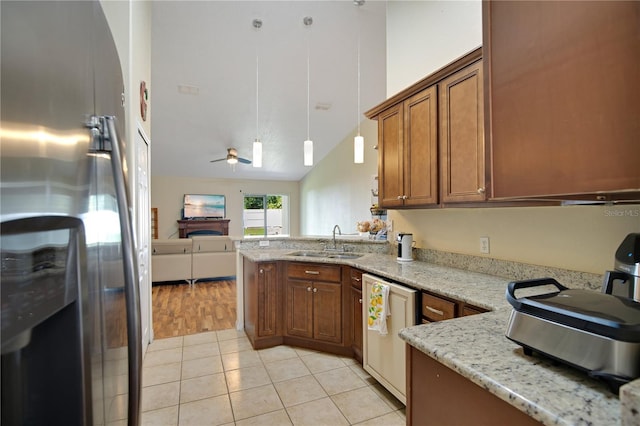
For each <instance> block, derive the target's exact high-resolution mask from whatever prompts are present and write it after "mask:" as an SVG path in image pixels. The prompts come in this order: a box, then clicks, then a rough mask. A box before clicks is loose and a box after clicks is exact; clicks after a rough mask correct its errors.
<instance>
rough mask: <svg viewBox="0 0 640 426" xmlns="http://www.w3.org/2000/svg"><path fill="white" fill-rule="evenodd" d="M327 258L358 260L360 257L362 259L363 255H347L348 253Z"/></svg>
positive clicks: (331, 255)
mask: <svg viewBox="0 0 640 426" xmlns="http://www.w3.org/2000/svg"><path fill="white" fill-rule="evenodd" d="M327 257H330V258H332V259H357V258H359V257H362V255H361V254H352V253H350V254H347V253H344V254H330V255H329V256H327Z"/></svg>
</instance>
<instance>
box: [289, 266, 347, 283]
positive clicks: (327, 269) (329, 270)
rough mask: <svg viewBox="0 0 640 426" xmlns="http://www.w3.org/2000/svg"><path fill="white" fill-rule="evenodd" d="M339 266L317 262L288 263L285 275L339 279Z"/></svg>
mask: <svg viewBox="0 0 640 426" xmlns="http://www.w3.org/2000/svg"><path fill="white" fill-rule="evenodd" d="M340 272H341V271H340V266H335V265H320V264H317V263H289V265H288V266H287V277H289V278H297V279H303V280H312V281H332V282H337V283H339V282H340V281H341V276H340V275H341V273H340Z"/></svg>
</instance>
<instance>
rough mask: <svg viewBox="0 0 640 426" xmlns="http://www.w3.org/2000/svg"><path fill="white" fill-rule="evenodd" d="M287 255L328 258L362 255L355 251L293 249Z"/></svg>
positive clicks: (349, 257) (352, 257) (351, 257)
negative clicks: (337, 251)
mask: <svg viewBox="0 0 640 426" xmlns="http://www.w3.org/2000/svg"><path fill="white" fill-rule="evenodd" d="M289 256H300V257H326V258H329V259H357V258H359V257H362V255H361V254H356V253H332V252H326V251H294V252H293V253H289Z"/></svg>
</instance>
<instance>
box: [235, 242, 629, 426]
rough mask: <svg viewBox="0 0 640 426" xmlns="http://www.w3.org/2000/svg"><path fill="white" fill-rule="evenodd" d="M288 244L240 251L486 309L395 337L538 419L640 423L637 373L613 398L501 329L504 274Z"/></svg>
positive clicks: (504, 312)
mask: <svg viewBox="0 0 640 426" xmlns="http://www.w3.org/2000/svg"><path fill="white" fill-rule="evenodd" d="M292 251H293V249H292V248H291V247H288V248H278V249H268V250H263V249H255V250H253V249H249V250H241V251H240V254H242V255H243V256H245V257H247V258H249V259H250V260H252V261H268V260H290V261H307V262H314V263H334V264H336V263H337V264H346V265H349V266H353V267H356V268H359V269H362V270H364V271H367V272H369V273H372V274H374V275H377V276H380V277H383V278H388V279H391V280H394V281H397V282H400V283H404V284H407V285H409V286H411V287H414V288H416V289H424V290H429V291H433V292H435V293H438V294H441V295H443V296H448V297H451V298H455V299H457V300H462V301H464V302H468V303H470V304H473V305H476V306H480V307H483V308H486V309H489V310H491V311H492V312H488V313H485V314H481V315H475V316H472V317H463V318H458V319H453V320H448V321H443V322H439V323H431V324H426V325H418V326H415V327H410V328H407V329H404V330H402V331H401V333H400V337H401V338H402V339H404V340H405V341H407V342H408V343H409V344H410V345H412V346H414V347H416V348H417V349H419V350H420V351H422V352H424V353H425V354H427V355H428V356H430V357H432V358H434V359H435V360H437V361H439V362H440V363H442V364H444V365H446V366H447V367H449V368H451V369H453V370H454V371H456V372H458V373H459V374H461V375H462V376H464V377H466V378H467V379H469V380H471V381H472V382H474V383H476V384H478V385H479V386H481V387H483V388H484V389H486V390H487V391H489V392H491V393H492V394H494V395H496V396H497V397H499V398H501V399H502V400H504V401H506V402H508V403H509V404H511V405H513V406H515V407H516V408H518V409H520V410H521V411H523V412H525V413H527V414H528V415H530V416H532V417H533V418H535V419H537V420H539V421H540V422H542V423H543V424H547V425H579V424H585V425H607V426H608V425H638V426H640V380H636V381H634V382H632V383H629V384H628V385H626V386H623V387H622V388H621V391H620V395H621V397H620V399H618V398H617V397H616V396H615V395H613V394H612V393H611V392H610V391H609V390H608V388H607V387H606V386H605V385H604V384H602V383H600V382H598V381H596V380H592V379H589V378H588V377H587V376H586V375H585V374H583V373H581V372H579V371H577V370H574V369H572V368H568V367H566V366H563V365H557V364H554V363H553V362H551V361H549V360H547V359H545V358H542V357H539V356H537V355H534V356H533V357H529V356H526V355H524V353H523V351H522V349H521V347H520V346H518V345H516V344H515V343H513V342H511V341H509V340H508V339H507V338H506V337H505V336H504V333H505V330H506V326H507V322H508V318H509V314H510V312H511V307H510V305H509V304H508V303H507V301H506V300H505V289H506V285H507V283H508V281H509V280H508V279H506V278H502V277H496V276H492V275H486V274H481V273H476V272H469V271H465V270H462V269H456V268H450V267H446V266H439V265H434V264H431V263H427V262H417V261H416V262H411V263H399V262H397V261H396V260H395V257H394V256H391V255H386V254H376V253H368V254H364V255H363V256H362V257H360V258H357V259H331V258H304V257H302V258H301V257H297V256H291V255H290V253H291V252H292Z"/></svg>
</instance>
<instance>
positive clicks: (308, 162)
mask: <svg viewBox="0 0 640 426" xmlns="http://www.w3.org/2000/svg"><path fill="white" fill-rule="evenodd" d="M302 22H303V23H304V25H305V27H307V29H308V30H309V32H308V33H307V140H305V141H304V147H303V154H304V165H305V166H313V141H312V140H311V138H310V137H309V104H310V99H309V50H310V48H309V39H310V36H309V34H310V33H311V24H313V18H312V17H310V16H306V17H305V18H304V19H303V20H302Z"/></svg>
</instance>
